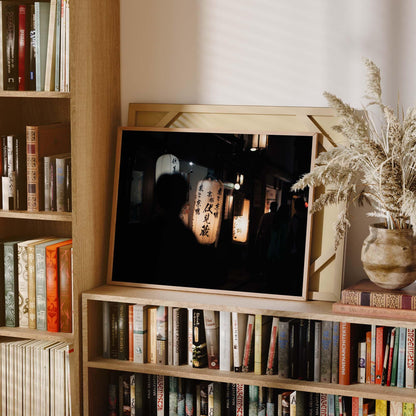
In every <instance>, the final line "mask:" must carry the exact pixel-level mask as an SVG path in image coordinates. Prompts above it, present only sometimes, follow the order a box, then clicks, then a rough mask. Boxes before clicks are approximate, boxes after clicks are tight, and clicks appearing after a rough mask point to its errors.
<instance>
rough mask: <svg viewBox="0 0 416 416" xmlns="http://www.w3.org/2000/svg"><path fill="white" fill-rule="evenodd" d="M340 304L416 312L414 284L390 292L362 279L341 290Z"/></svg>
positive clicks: (415, 285) (415, 287) (415, 286)
mask: <svg viewBox="0 0 416 416" xmlns="http://www.w3.org/2000/svg"><path fill="white" fill-rule="evenodd" d="M341 302H342V303H344V304H346V305H358V306H359V305H361V306H375V307H379V308H388V309H413V310H416V283H412V284H411V285H409V286H407V287H405V288H403V289H400V290H390V289H383V288H381V287H379V286H377V285H375V284H374V283H373V282H371V280H368V279H364V280H361V281H360V282H358V283H357V284H355V285H353V286H351V287H349V288H347V289H344V290H342V292H341Z"/></svg>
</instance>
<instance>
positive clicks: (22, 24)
mask: <svg viewBox="0 0 416 416" xmlns="http://www.w3.org/2000/svg"><path fill="white" fill-rule="evenodd" d="M28 19H29V15H28V6H27V5H26V4H19V19H18V20H19V22H18V35H19V36H18V65H17V72H18V90H19V91H25V90H26V89H27V75H26V74H27V51H28V45H27V40H28V36H27V26H28V24H27V21H28Z"/></svg>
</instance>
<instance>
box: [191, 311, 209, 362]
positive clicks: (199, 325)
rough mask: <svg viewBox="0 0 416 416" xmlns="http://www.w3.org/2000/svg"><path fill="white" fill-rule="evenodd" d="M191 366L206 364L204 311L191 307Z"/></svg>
mask: <svg viewBox="0 0 416 416" xmlns="http://www.w3.org/2000/svg"><path fill="white" fill-rule="evenodd" d="M192 316H193V318H192V366H193V367H194V368H200V367H206V366H207V365H208V355H207V343H206V338H205V328H204V311H203V310H202V309H193V311H192Z"/></svg>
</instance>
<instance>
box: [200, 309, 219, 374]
mask: <svg viewBox="0 0 416 416" xmlns="http://www.w3.org/2000/svg"><path fill="white" fill-rule="evenodd" d="M204 326H205V337H206V341H207V354H208V367H209V368H212V369H219V368H220V363H219V343H218V312H216V311H210V310H205V311H204Z"/></svg>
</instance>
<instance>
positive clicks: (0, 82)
mask: <svg viewBox="0 0 416 416" xmlns="http://www.w3.org/2000/svg"><path fill="white" fill-rule="evenodd" d="M0 34H1V41H0V90H4V72H5V68H4V61H3V2H2V1H0ZM0 171H1V169H0Z"/></svg>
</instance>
